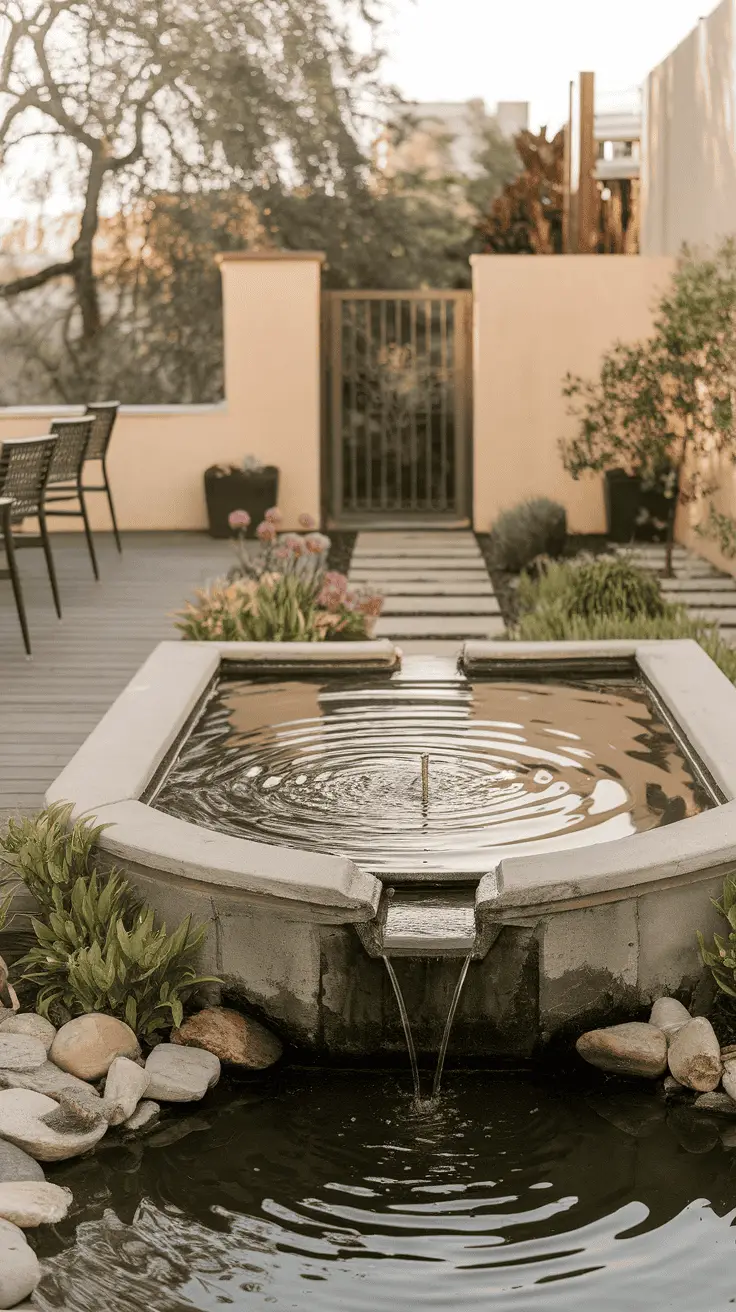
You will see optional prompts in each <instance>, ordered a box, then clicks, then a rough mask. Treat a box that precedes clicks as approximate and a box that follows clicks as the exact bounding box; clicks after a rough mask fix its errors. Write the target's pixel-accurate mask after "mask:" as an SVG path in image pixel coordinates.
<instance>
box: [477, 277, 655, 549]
mask: <svg viewBox="0 0 736 1312" xmlns="http://www.w3.org/2000/svg"><path fill="white" fill-rule="evenodd" d="M472 263H473V332H474V364H473V374H474V384H473V385H474V414H473V445H474V476H473V496H474V506H475V512H474V520H475V528H476V530H477V531H478V532H485V531H487V530H488V528H489V527H490V525H491V523H492V522H493V520H494V519H495V517H496V515H497V514H498V513H499V511H501V510H505V509H507V508H508V507H510V506H513V505H516V504H517V502H519V501H522V500H524V499H525V498H526V497H530V496H548V497H553V498H555V499H556V500H558V501H561V502H563V504H564V505H565V506H566V507H567V512H568V521H569V526H570V528H571V530H572V531H573V532H575V533H601V532H603V530H604V529H605V517H604V505H603V490H602V483H601V480H600V479H598V478H594V477H587V476H586V477H585V478H583V479H581V480H580V481H579V482H574V481H573V480H572V479H571V478H570V477H569V476H568V475H567V474H566V473H565V470H564V468H563V465H562V460H561V457H560V450H559V439H560V438H561V437H563V436H565V435H567V434H569V433H571V432H572V431H573V425H572V424H571V421H570V419H569V418H568V417H567V414H566V402H565V399H564V397H563V395H562V381H563V378H564V376H565V374H566V373H568V372H571V373H579V374H582V375H583V376H590V377H592V376H594V375H595V373H596V371H597V369H598V367H599V365H600V359H601V355H602V353H603V352H604V351H605V350H606V348H607V347H609V346H611V345H612V344H613V343H614V342H615V341H617V340H628V341H631V340H633V339H636V338H639V337H644V336H646V335H647V333H648V332H649V331H650V329H651V322H652V308H653V305H654V303H655V301H656V299H657V292H658V291H660V290H663V289H664V287H665V286H666V284H667V279H668V277H669V274H670V271H671V269H672V261H671V260H669V259H661V258H660V259H645V258H643V257H642V256H637V255H631V256H627V255H531V256H527V255H476V256H474V257H473V261H472Z"/></svg>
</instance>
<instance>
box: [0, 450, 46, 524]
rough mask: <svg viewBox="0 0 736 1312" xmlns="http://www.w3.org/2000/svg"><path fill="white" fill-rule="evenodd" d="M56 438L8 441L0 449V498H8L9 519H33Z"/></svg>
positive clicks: (41, 498) (42, 492) (41, 495)
mask: <svg viewBox="0 0 736 1312" xmlns="http://www.w3.org/2000/svg"><path fill="white" fill-rule="evenodd" d="M57 441H58V438H56V437H54V436H53V435H48V434H47V435H46V436H45V437H11V438H7V439H6V440H5V441H4V442H3V444H2V447H0V496H3V497H11V498H12V502H13V511H12V515H13V519H21V518H22V517H23V516H24V515H37V514H38V512H39V510H40V509H41V505H42V502H43V494H44V489H45V487H46V482H47V479H48V476H49V468H50V465H51V459H52V456H53V454H54V447H55V446H56V443H57Z"/></svg>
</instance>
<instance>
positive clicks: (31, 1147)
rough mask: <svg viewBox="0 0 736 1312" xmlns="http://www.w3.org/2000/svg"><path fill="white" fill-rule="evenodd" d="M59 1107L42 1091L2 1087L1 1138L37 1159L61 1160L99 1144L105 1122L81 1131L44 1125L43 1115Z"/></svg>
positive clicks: (0, 1096) (105, 1126) (0, 1101)
mask: <svg viewBox="0 0 736 1312" xmlns="http://www.w3.org/2000/svg"><path fill="white" fill-rule="evenodd" d="M58 1110H59V1104H58V1103H57V1102H55V1101H54V1099H53V1098H47V1097H46V1094H45V1093H34V1092H33V1090H32V1089H3V1090H2V1091H1V1092H0V1138H2V1139H7V1140H8V1141H9V1142H10V1143H14V1144H15V1145H16V1147H18V1148H22V1149H23V1151H24V1152H26V1153H28V1154H29V1156H30V1157H35V1159H36V1161H38V1162H61V1161H64V1160H65V1159H66V1158H68V1157H77V1156H78V1155H79V1154H80V1153H86V1152H88V1150H89V1149H90V1148H94V1146H95V1144H96V1143H99V1141H100V1139H101V1138H102V1136H103V1134H104V1133H105V1131H106V1130H107V1121H106V1120H105V1119H102V1120H101V1121H100V1123H99V1124H98V1125H95V1126H93V1127H92V1128H91V1129H88V1130H82V1131H64V1132H62V1131H60V1130H55V1129H53V1128H52V1126H50V1125H46V1124H45V1123H44V1121H43V1119H42V1117H44V1116H46V1115H48V1113H49V1112H56V1111H58Z"/></svg>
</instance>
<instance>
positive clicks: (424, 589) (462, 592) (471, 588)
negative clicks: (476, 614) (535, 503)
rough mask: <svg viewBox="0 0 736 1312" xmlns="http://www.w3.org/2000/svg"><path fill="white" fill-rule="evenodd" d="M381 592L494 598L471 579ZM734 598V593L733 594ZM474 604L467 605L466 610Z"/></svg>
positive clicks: (411, 582) (385, 585)
mask: <svg viewBox="0 0 736 1312" xmlns="http://www.w3.org/2000/svg"><path fill="white" fill-rule="evenodd" d="M381 591H382V592H383V594H384V596H386V597H492V596H494V592H493V588H492V586H491V581H490V579H478V580H476V579H472V580H471V582H470V583H466V582H460V583H450V582H446V581H445V579H442V580H441V581H440V582H435V581H434V580H432V581H431V582H429V583H427V582H425V580H424V579H407V580H406V581H405V582H399V583H397V582H396V581H395V580H394V579H388V580H386V579H384V580H383V581H382V583H381ZM734 595H735V596H736V593H735V594H734ZM473 604H474V603H469V605H468V609H471V608H472V605H473Z"/></svg>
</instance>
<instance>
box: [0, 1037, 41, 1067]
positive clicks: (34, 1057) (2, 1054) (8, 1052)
mask: <svg viewBox="0 0 736 1312" xmlns="http://www.w3.org/2000/svg"><path fill="white" fill-rule="evenodd" d="M45 1060H46V1047H45V1044H43V1043H41V1041H40V1039H33V1038H30V1037H29V1036H28V1035H27V1034H5V1033H4V1032H3V1031H0V1069H1V1070H6V1071H34V1070H36V1069H37V1068H38V1067H39V1066H43V1064H44V1062H45Z"/></svg>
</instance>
